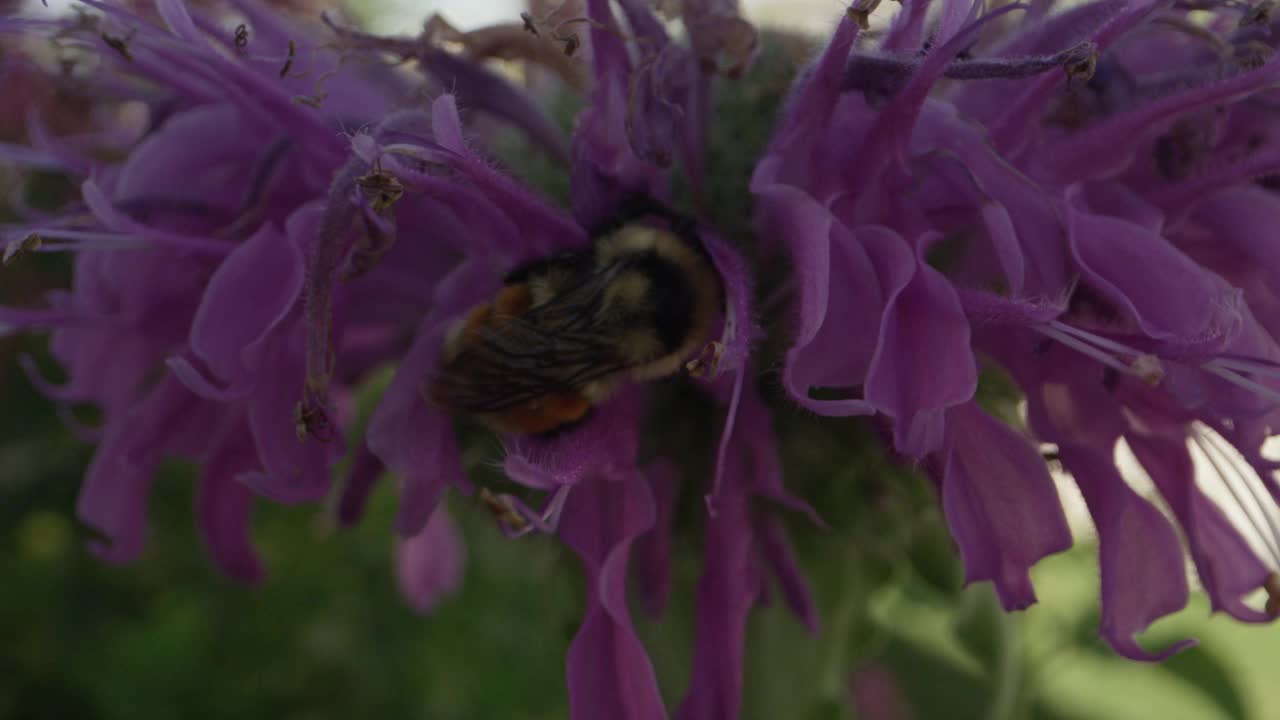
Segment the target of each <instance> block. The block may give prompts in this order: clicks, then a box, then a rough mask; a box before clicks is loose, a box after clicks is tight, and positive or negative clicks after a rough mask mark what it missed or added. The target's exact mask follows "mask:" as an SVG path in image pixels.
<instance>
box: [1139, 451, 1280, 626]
mask: <svg viewBox="0 0 1280 720" xmlns="http://www.w3.org/2000/svg"><path fill="white" fill-rule="evenodd" d="M1126 439H1127V440H1128V442H1129V446H1130V447H1131V448H1132V449H1133V454H1134V455H1135V456H1137V458H1138V460H1139V462H1141V463H1142V466H1143V467H1144V468H1146V470H1147V473H1148V474H1149V475H1150V476H1151V479H1152V481H1153V482H1155V484H1156V488H1157V489H1158V490H1159V491H1160V495H1161V496H1162V497H1163V498H1164V499H1165V501H1166V502H1167V503H1169V509H1170V510H1171V511H1173V516H1174V517H1175V518H1177V520H1178V524H1179V525H1181V526H1182V530H1183V532H1185V533H1186V537H1187V544H1188V545H1189V546H1190V550H1191V559H1192V560H1193V561H1195V565H1196V573H1197V574H1198V575H1199V577H1200V583H1201V584H1202V585H1204V588H1205V591H1206V592H1207V593H1208V594H1209V601H1210V604H1211V606H1212V607H1213V609H1214V610H1215V611H1218V612H1225V613H1227V614H1228V615H1230V616H1232V617H1234V618H1236V619H1237V620H1241V621H1243V622H1259V623H1260V622H1270V621H1271V619H1272V618H1270V617H1268V616H1267V615H1266V614H1265V613H1261V612H1258V611H1257V610H1254V609H1253V608H1251V607H1249V606H1248V605H1246V604H1245V603H1244V601H1243V599H1242V598H1243V597H1244V596H1246V595H1248V594H1251V593H1253V592H1254V591H1256V590H1257V589H1258V588H1260V587H1262V584H1263V582H1264V581H1265V580H1266V577H1267V575H1268V573H1269V572H1270V571H1269V570H1268V569H1267V567H1266V566H1265V565H1263V564H1262V562H1261V561H1260V560H1259V559H1258V556H1257V555H1255V554H1254V552H1253V550H1251V549H1250V548H1249V545H1248V543H1246V542H1245V540H1244V538H1243V537H1241V536H1240V533H1239V531H1237V530H1236V529H1235V528H1234V527H1233V526H1232V524H1231V521H1230V520H1228V519H1227V517H1226V516H1225V515H1223V513H1222V511H1221V510H1220V509H1218V507H1217V506H1216V505H1214V503H1213V501H1212V500H1210V499H1209V498H1208V497H1207V496H1205V494H1204V493H1203V492H1202V491H1201V490H1200V488H1199V487H1197V486H1196V482H1195V473H1196V469H1195V466H1194V464H1193V463H1192V459H1191V454H1190V453H1189V452H1188V451H1187V445H1186V438H1185V437H1176V438H1175V437H1160V436H1157V435H1143V434H1139V433H1136V432H1134V433H1130V434H1128V435H1126Z"/></svg>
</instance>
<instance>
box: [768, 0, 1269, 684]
mask: <svg viewBox="0 0 1280 720" xmlns="http://www.w3.org/2000/svg"><path fill="white" fill-rule="evenodd" d="M923 6H924V4H923V3H909V4H907V5H906V7H905V8H904V10H903V11H902V12H900V13H898V14H897V15H896V16H895V17H894V18H893V19H892V21H891V22H890V23H889V24H888V27H887V29H886V30H885V32H883V33H882V34H880V35H878V36H877V37H875V38H874V39H867V38H866V37H865V36H863V35H862V34H861V28H860V27H859V22H860V21H865V19H866V18H865V17H864V16H865V15H866V12H869V10H867V9H866V8H861V9H860V10H859V12H861V13H862V14H861V15H859V14H857V13H854V15H855V16H853V17H849V18H846V19H844V20H843V21H842V22H841V23H840V25H839V27H838V28H837V29H836V31H835V33H834V35H833V36H832V38H831V40H830V43H829V44H828V46H827V48H826V50H825V51H824V52H823V53H822V55H821V56H820V57H819V58H818V59H817V60H816V61H815V62H814V63H813V65H812V66H811V67H810V68H809V69H808V70H807V71H806V72H805V73H804V74H803V75H802V76H801V78H800V79H799V81H798V82H797V85H796V87H795V90H794V92H793V95H792V97H791V100H790V104H789V107H788V109H787V111H786V113H785V114H784V116H783V119H782V121H781V126H780V128H779V130H778V132H777V134H776V135H775V137H774V141H773V144H772V147H771V149H770V152H769V154H767V155H766V157H765V158H763V159H762V160H761V162H760V164H759V166H758V167H757V169H756V173H755V178H754V180H753V187H752V189H753V191H754V192H755V193H756V196H757V199H758V202H759V204H760V218H759V221H760V227H761V232H762V234H763V235H764V236H765V237H771V238H776V239H777V241H778V242H779V243H780V244H781V245H782V246H784V247H785V249H786V251H787V252H788V253H789V254H790V256H791V258H792V261H793V263H794V265H795V268H796V298H797V301H796V307H795V313H796V316H795V317H796V331H795V334H794V339H793V343H792V345H791V349H790V351H789V353H788V355H787V358H786V364H785V367H784V370H783V378H784V386H785V388H786V390H787V392H788V393H789V394H790V395H791V397H792V398H793V399H794V400H795V401H796V402H798V403H799V404H801V405H802V406H804V407H806V408H808V409H810V410H813V411H814V412H817V413H820V414H824V415H849V414H876V415H878V416H880V417H883V418H884V422H885V423H887V425H888V426H889V428H890V430H891V435H892V443H893V446H894V449H895V450H896V451H897V452H899V453H901V454H903V455H906V456H908V457H913V458H918V459H920V460H922V461H923V462H924V463H925V466H926V468H927V469H929V470H930V474H931V475H932V476H933V477H934V479H935V480H936V481H937V483H938V485H939V488H940V495H941V497H942V506H943V509H944V511H945V513H946V516H947V520H948V523H949V525H950V527H951V530H952V534H953V536H954V538H955V540H956V541H957V543H958V544H959V546H960V551H961V555H962V556H963V559H964V562H965V566H966V568H967V577H968V579H969V580H970V581H972V580H979V579H982V580H990V581H991V582H992V583H993V584H994V585H995V587H996V591H997V594H998V595H999V597H1000V599H1001V601H1002V602H1003V604H1004V605H1005V607H1006V608H1022V607H1025V606H1027V605H1028V604H1030V603H1031V602H1034V600H1035V594H1034V591H1033V589H1032V587H1031V582H1030V577H1029V575H1028V574H1027V571H1028V569H1029V568H1030V567H1031V566H1032V565H1033V564H1034V563H1035V562H1036V561H1037V560H1039V559H1040V558H1041V557H1044V556H1045V555H1048V554H1051V553H1055V552H1058V551H1061V550H1063V549H1065V548H1066V547H1068V546H1069V545H1070V543H1071V538H1070V535H1069V533H1068V530H1067V526H1066V523H1065V521H1064V519H1063V514H1062V510H1061V507H1060V506H1059V503H1058V500H1057V495H1056V491H1055V488H1054V483H1053V482H1052V481H1051V479H1050V476H1049V473H1048V472H1047V470H1046V469H1045V463H1044V461H1043V460H1042V459H1041V458H1040V453H1039V451H1037V450H1036V449H1035V447H1034V445H1033V444H1032V443H1031V441H1032V439H1033V437H1032V436H1034V439H1038V440H1040V441H1042V442H1047V443H1052V444H1053V445H1055V446H1056V453H1057V454H1058V456H1059V457H1060V458H1061V462H1062V464H1063V466H1064V468H1065V469H1066V470H1067V471H1069V472H1070V473H1071V475H1072V476H1073V477H1074V478H1075V481H1076V484H1077V485H1078V486H1079V488H1080V490H1081V492H1082V493H1083V495H1084V498H1085V500H1086V502H1087V504H1088V507H1089V511H1090V513H1091V514H1092V515H1093V518H1094V522H1095V525H1096V527H1097V531H1098V534H1099V541H1100V553H1101V571H1102V593H1103V599H1102V610H1103V619H1102V635H1103V636H1104V637H1105V638H1106V639H1107V640H1108V641H1109V642H1110V643H1111V644H1112V646H1113V647H1115V648H1116V650H1117V651H1118V652H1120V653H1122V654H1124V655H1127V656H1130V657H1135V658H1143V659H1148V658H1155V657H1164V656H1166V655H1167V654H1169V653H1170V652H1173V651H1175V650H1177V649H1178V648H1180V647H1183V646H1184V644H1178V645H1175V646H1174V647H1171V648H1169V649H1167V650H1165V651H1164V652H1161V653H1155V654H1152V653H1148V652H1147V651H1145V650H1143V649H1142V648H1141V647H1139V646H1138V645H1137V644H1136V643H1135V642H1134V641H1133V635H1134V634H1135V633H1136V632H1138V631H1140V630H1141V629H1143V628H1145V627H1146V626H1147V625H1148V624H1149V623H1150V622H1152V621H1153V620H1155V619H1157V618H1159V617H1161V616H1163V615H1166V614H1168V613H1171V612H1173V611H1175V610H1178V609H1180V608H1181V607H1182V606H1183V605H1184V604H1185V602H1186V597H1187V583H1186V579H1185V577H1184V575H1183V571H1182V563H1183V560H1182V551H1181V549H1180V547H1179V540H1178V535H1177V534H1176V533H1175V531H1174V530H1173V528H1172V527H1171V526H1170V524H1169V522H1168V521H1167V520H1166V519H1165V517H1164V516H1163V515H1162V514H1161V513H1160V512H1159V511H1158V510H1157V509H1156V508H1155V507H1154V506H1153V505H1152V504H1151V503H1150V502H1149V501H1148V500H1147V499H1146V498H1143V497H1141V496H1140V495H1138V494H1137V493H1136V492H1135V491H1133V490H1132V489H1131V488H1130V486H1129V485H1128V484H1126V482H1125V481H1124V480H1123V479H1122V475H1121V472H1120V468H1118V467H1117V461H1116V457H1117V456H1116V453H1117V452H1118V448H1123V449H1132V453H1133V454H1134V455H1135V456H1136V458H1137V461H1138V463H1139V464H1140V465H1141V466H1142V467H1143V468H1144V469H1145V470H1146V471H1147V473H1149V474H1150V475H1151V477H1152V479H1153V480H1154V484H1155V487H1156V489H1157V490H1158V492H1159V495H1160V496H1161V497H1162V498H1163V500H1164V501H1165V502H1166V503H1168V506H1169V508H1170V509H1171V510H1172V514H1173V516H1174V518H1175V519H1176V520H1177V522H1178V524H1179V525H1181V527H1182V529H1183V531H1184V532H1185V533H1186V534H1187V536H1188V538H1189V540H1190V545H1191V555H1192V559H1193V560H1194V561H1195V563H1196V566H1197V568H1198V570H1199V572H1200V576H1201V580H1202V581H1203V582H1204V584H1205V586H1206V587H1207V589H1208V592H1209V594H1210V596H1211V597H1212V598H1213V599H1214V604H1215V607H1216V608H1219V609H1223V610H1225V611H1227V612H1230V613H1231V614H1233V615H1235V616H1236V617H1238V618H1241V619H1246V620H1258V619H1262V618H1263V617H1264V616H1263V615H1262V614H1261V613H1260V612H1259V611H1258V610H1255V609H1251V608H1250V607H1249V606H1247V605H1246V604H1244V602H1243V601H1242V600H1241V597H1242V595H1244V594H1246V593H1248V592H1250V591H1252V590H1256V589H1257V588H1260V587H1261V586H1262V585H1263V584H1264V580H1265V579H1266V578H1267V576H1268V568H1267V567H1266V565H1268V564H1273V563H1274V562H1275V555H1274V552H1273V550H1272V548H1273V547H1274V546H1275V537H1276V533H1275V529H1276V525H1275V523H1274V518H1275V517H1276V515H1277V513H1276V508H1275V505H1274V502H1275V501H1274V499H1273V498H1272V496H1271V494H1272V492H1274V488H1275V486H1274V483H1273V482H1272V481H1271V480H1270V473H1271V472H1272V466H1271V464H1270V463H1269V462H1268V461H1265V460H1263V459H1262V457H1261V454H1260V450H1261V443H1262V441H1263V440H1264V439H1265V438H1266V437H1268V436H1269V435H1270V434H1271V432H1272V426H1271V418H1273V417H1274V409H1275V407H1276V403H1277V401H1278V400H1280V395H1277V393H1276V388H1275V382H1276V380H1275V378H1276V376H1277V365H1276V361H1277V360H1280V355H1277V354H1276V351H1277V349H1280V347H1278V346H1277V344H1276V336H1275V335H1274V334H1273V333H1272V331H1271V329H1270V328H1269V327H1268V324H1267V323H1268V322H1269V318H1270V317H1271V315H1270V313H1269V312H1268V311H1269V310H1271V307H1270V304H1271V300H1270V294H1269V292H1264V291H1263V290H1262V289H1263V287H1264V286H1265V285H1266V283H1267V282H1268V281H1265V280H1262V279H1261V276H1262V275H1265V274H1266V273H1267V272H1268V271H1267V270H1265V268H1266V267H1267V265H1268V263H1269V260H1270V258H1269V257H1267V256H1266V255H1265V254H1262V253H1259V252H1258V250H1257V245H1256V238H1259V237H1263V236H1264V235H1265V231H1262V230H1261V229H1260V228H1257V227H1256V226H1255V229H1254V230H1253V231H1252V232H1248V233H1246V232H1244V231H1243V228H1242V224H1243V223H1245V222H1247V221H1246V220H1245V218H1250V217H1260V213H1265V212H1267V211H1266V210H1263V208H1267V207H1270V204H1271V203H1272V200H1271V198H1272V195H1271V193H1269V192H1268V191H1267V190H1264V189H1263V188H1261V187H1259V186H1258V185H1256V184H1254V182H1253V180H1254V178H1256V177H1258V176H1260V175H1262V174H1264V173H1267V172H1272V171H1274V168H1272V167H1271V166H1272V165H1274V160H1273V159H1272V156H1273V155H1275V153H1274V152H1273V151H1272V150H1270V148H1271V144H1270V143H1269V140H1268V139H1267V138H1266V137H1265V136H1264V135H1261V134H1258V133H1257V132H1256V130H1250V129H1249V128H1259V127H1261V126H1263V125H1266V124H1267V123H1270V122H1273V121H1274V118H1271V117H1270V115H1271V113H1272V110H1271V106H1270V104H1269V101H1267V100H1266V99H1265V98H1266V96H1267V93H1268V91H1269V90H1270V89H1271V88H1273V87H1274V86H1275V85H1276V82H1277V80H1278V79H1280V75H1277V73H1280V65H1277V63H1276V62H1275V61H1273V60H1270V59H1269V57H1270V54H1271V48H1270V47H1267V46H1266V45H1265V43H1266V42H1268V41H1265V40H1260V38H1261V37H1262V35H1261V34H1259V33H1257V32H1255V31H1254V30H1251V29H1248V28H1251V27H1253V25H1252V24H1251V23H1249V22H1244V20H1246V19H1247V18H1244V17H1242V15H1241V14H1242V12H1246V11H1247V8H1246V9H1245V10H1242V9H1241V8H1242V7H1243V6H1236V5H1233V4H1230V3H1221V4H1214V3H1210V4H1208V5H1207V6H1206V8H1208V9H1210V12H1211V13H1213V15H1214V18H1213V19H1212V20H1211V21H1208V22H1205V23H1203V24H1201V23H1199V22H1198V21H1195V20H1192V19H1190V18H1189V17H1187V16H1186V15H1185V13H1187V12H1188V11H1185V10H1179V9H1173V8H1169V7H1167V6H1165V5H1161V4H1158V3H1111V2H1094V3H1086V4H1083V5H1080V6H1078V7H1075V8H1072V9H1068V10H1064V11H1063V12H1061V13H1059V14H1057V15H1053V16H1047V17H1046V16H1044V15H1042V14H1041V11H1038V10H1035V9H1030V10H1027V9H1022V8H1018V7H1015V6H1006V7H1004V8H1001V9H999V10H993V11H990V12H987V13H982V12H981V6H982V4H981V3H972V4H970V3H962V2H948V3H944V4H943V9H942V11H941V12H940V13H939V14H938V15H937V18H936V23H935V24H933V25H928V24H927V20H928V16H927V15H926V14H925V13H924V12H923V10H922V8H923ZM1041 7H1047V6H1041ZM872 9H874V8H872ZM997 18H999V20H998V21H997ZM862 26H863V27H865V22H863V23H862ZM997 27H999V28H1000V30H997ZM1268 37H1269V36H1268ZM925 38H927V40H925ZM1259 42H1262V43H1263V45H1261V46H1260V45H1258V44H1257V43H1259ZM979 80H980V81H981V82H978V81H979ZM1246 234H1248V235H1249V237H1250V238H1251V239H1250V240H1244V239H1243V238H1244V236H1245V235H1246ZM1246 246H1247V247H1246ZM1246 258H1247V259H1246ZM1246 266H1249V270H1248V271H1247V272H1246V271H1245V270H1244V268H1245V267H1246ZM1245 275H1252V276H1253V277H1251V278H1246V277H1245ZM981 365H987V366H990V367H991V368H993V369H994V368H998V369H1000V370H1002V371H1003V372H1005V373H1008V374H1009V375H1011V376H1012V377H1013V378H1014V380H1016V381H1017V383H1018V384H1019V386H1020V387H1021V388H1022V390H1023V392H1024V393H1025V395H1026V399H1027V403H1028V420H1029V430H1030V436H1028V435H1024V434H1023V433H1020V432H1019V431H1017V430H1015V429H1013V428H1011V427H1009V426H1007V425H1006V424H1005V423H1004V422H1003V421H1001V420H999V419H997V418H996V417H993V416H992V415H991V414H989V413H987V412H985V411H983V410H982V409H980V408H979V407H978V406H977V405H976V404H975V403H974V397H975V391H976V389H977V387H978V383H977V380H978V372H977V370H978V368H979V367H980V366H981ZM1157 447H1159V448H1160V449H1157ZM1196 457H1203V458H1206V459H1207V461H1197V460H1196V459H1195V458H1196ZM1209 468H1212V470H1210V469H1209ZM1206 473H1207V474H1210V475H1216V476H1217V477H1218V479H1219V480H1220V481H1221V483H1224V484H1226V485H1228V486H1230V488H1231V490H1230V492H1228V493H1225V494H1223V493H1220V494H1218V496H1217V500H1216V501H1211V500H1209V499H1208V497H1206V495H1205V489H1204V488H1205V484H1206V482H1207V481H1206V480H1205V479H1203V478H1202V477H1201V476H1202V475H1205V474H1206ZM1222 503H1225V504H1226V505H1227V506H1229V507H1234V508H1236V509H1237V511H1234V512H1231V513H1228V514H1230V515H1234V516H1235V517H1236V518H1237V520H1236V521H1231V520H1228V519H1227V518H1226V516H1225V515H1224V514H1223V513H1222V512H1221V510H1220V508H1219V507H1218V505H1219V504H1222ZM1241 517H1243V518H1245V519H1246V520H1245V521H1244V522H1240V521H1239V518H1241ZM1264 518H1265V520H1264ZM1242 532H1243V534H1242ZM1246 537H1248V538H1250V540H1249V542H1252V543H1254V545H1255V546H1256V548H1257V549H1258V550H1261V551H1262V552H1261V554H1260V556H1259V555H1255V553H1254V552H1253V551H1251V550H1250V549H1249V548H1248V547H1246V540H1245V538H1246ZM1264 559H1265V562H1264ZM1272 569H1274V568H1272Z"/></svg>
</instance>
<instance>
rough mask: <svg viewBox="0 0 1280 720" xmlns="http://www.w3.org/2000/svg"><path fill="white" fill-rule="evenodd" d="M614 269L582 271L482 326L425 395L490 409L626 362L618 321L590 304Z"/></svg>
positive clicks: (570, 385)
mask: <svg viewBox="0 0 1280 720" xmlns="http://www.w3.org/2000/svg"><path fill="white" fill-rule="evenodd" d="M615 274H616V272H615V271H614V270H613V269H610V270H606V271H604V272H600V273H595V274H592V275H589V276H586V277H584V278H583V279H582V282H581V283H579V284H578V285H577V286H576V287H574V288H571V289H569V290H568V291H566V292H565V293H563V294H561V295H559V296H557V297H556V298H554V299H553V300H551V301H550V302H548V303H546V304H544V305H540V306H538V307H535V308H533V309H531V310H529V311H528V312H526V313H525V314H523V315H520V316H519V317H515V318H512V319H511V320H510V321H508V322H507V323H506V324H504V325H503V326H501V327H499V328H483V329H481V331H480V333H479V336H478V337H476V338H475V339H474V340H473V341H472V342H470V343H468V344H467V346H466V347H465V348H463V350H462V351H461V352H459V353H458V355H457V356H456V357H455V358H453V360H451V361H450V362H449V363H447V364H446V365H445V367H444V368H442V370H441V372H440V373H439V374H438V375H437V376H436V378H435V380H434V382H433V383H432V386H431V395H432V398H433V399H434V400H435V401H436V402H438V403H440V404H441V405H444V406H445V407H449V408H453V409H456V410H461V411H464V412H472V413H483V412H496V411H500V410H504V409H506V408H509V407H512V406H514V405H517V404H519V403H522V402H525V401H527V400H531V399H533V398H536V397H539V396H541V395H545V394H547V393H551V392H563V391H571V390H574V389H576V388H580V387H581V386H583V385H584V384H586V383H589V382H591V381H592V380H597V379H600V378H602V377H605V376H608V375H611V374H614V373H617V372H619V371H621V370H625V369H627V368H628V367H629V366H630V365H631V364H633V363H630V362H628V361H627V360H626V359H624V358H623V357H622V355H621V353H620V352H619V349H618V346H619V342H620V338H621V335H622V333H623V331H624V330H625V326H624V324H623V322H621V321H620V320H618V319H617V318H614V317H611V316H608V315H606V314H602V313H599V312H597V310H598V309H599V308H600V306H601V302H602V300H603V296H604V291H605V289H606V288H607V287H608V285H609V283H610V282H611V281H612V280H613V277H614V275H615Z"/></svg>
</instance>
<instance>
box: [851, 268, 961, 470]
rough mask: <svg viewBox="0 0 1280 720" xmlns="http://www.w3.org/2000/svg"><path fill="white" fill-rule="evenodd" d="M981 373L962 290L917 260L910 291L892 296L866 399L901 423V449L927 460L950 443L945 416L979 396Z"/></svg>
mask: <svg viewBox="0 0 1280 720" xmlns="http://www.w3.org/2000/svg"><path fill="white" fill-rule="evenodd" d="M977 385H978V369H977V364H976V363H975V362H974V358H973V351H972V350H970V349H969V322H968V320H967V319H966V318H965V315H964V310H963V308H962V307H961V306H960V298H959V296H958V295H957V294H956V291H955V288H953V287H952V286H951V283H950V282H948V281H947V279H946V278H945V277H944V276H943V275H942V274H941V273H939V272H938V271H937V270H934V269H933V268H931V267H929V266H928V265H927V264H925V262H924V260H923V259H922V258H920V257H919V256H917V258H916V268H915V273H914V274H913V275H912V277H911V279H910V281H908V282H907V284H906V285H905V287H902V289H901V290H899V291H898V292H896V293H892V294H890V295H888V298H887V301H886V303H885V310H884V318H883V320H882V321H881V325H880V337H879V339H878V340H877V344H876V354H875V356H874V357H873V358H872V359H871V366H870V368H868V371H867V384H866V399H867V402H868V403H870V404H872V405H874V406H875V407H876V408H877V409H878V410H880V411H881V412H883V413H885V414H886V415H889V416H890V417H892V418H893V419H894V426H893V436H894V445H895V447H896V448H897V449H898V451H899V452H901V453H903V454H904V455H907V456H910V457H921V456H923V455H925V454H926V453H929V452H932V451H934V450H937V449H938V448H940V447H942V443H943V425H944V416H945V414H946V410H947V408H949V407H953V406H956V405H959V404H960V403H963V402H965V401H967V400H969V399H970V398H972V397H973V393H974V391H975V390H976V389H977Z"/></svg>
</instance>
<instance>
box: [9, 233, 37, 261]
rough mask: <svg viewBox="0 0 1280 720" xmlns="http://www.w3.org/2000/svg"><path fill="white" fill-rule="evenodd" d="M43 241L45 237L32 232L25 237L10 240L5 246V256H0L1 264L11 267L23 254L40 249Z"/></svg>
mask: <svg viewBox="0 0 1280 720" xmlns="http://www.w3.org/2000/svg"><path fill="white" fill-rule="evenodd" d="M43 243H44V238H42V237H41V236H40V234H39V233H31V234H29V235H27V236H26V237H24V238H20V239H18V240H14V241H12V242H10V243H9V244H7V245H5V247H4V256H3V257H2V258H0V265H3V266H4V267H9V266H10V265H12V264H13V263H14V262H15V261H17V259H18V258H20V257H22V256H23V255H26V254H27V253H31V252H35V251H36V250H39V249H40V246H41V245H42V244H43Z"/></svg>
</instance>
